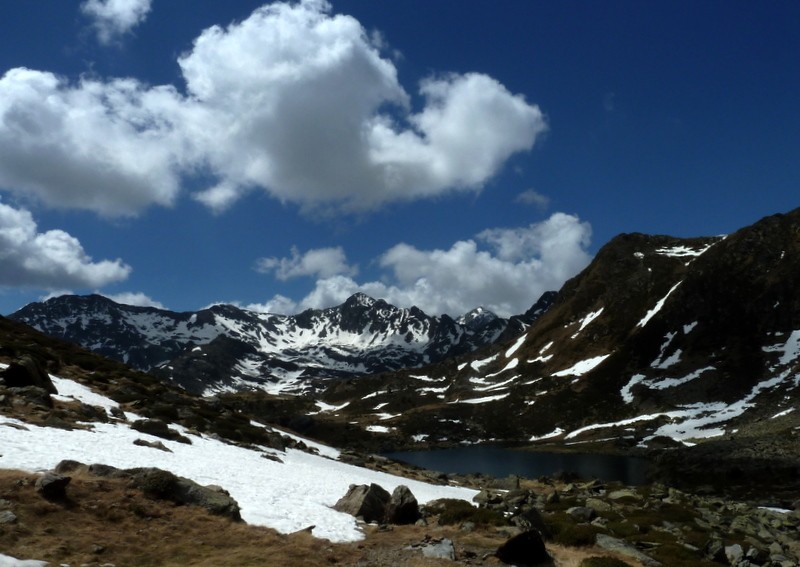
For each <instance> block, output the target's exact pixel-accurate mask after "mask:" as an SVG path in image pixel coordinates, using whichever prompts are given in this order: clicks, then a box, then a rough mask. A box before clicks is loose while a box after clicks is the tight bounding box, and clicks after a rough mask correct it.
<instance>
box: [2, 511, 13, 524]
mask: <svg viewBox="0 0 800 567" xmlns="http://www.w3.org/2000/svg"><path fill="white" fill-rule="evenodd" d="M16 523H17V516H16V515H15V514H14V512H12V511H11V510H3V511H1V512H0V524H16Z"/></svg>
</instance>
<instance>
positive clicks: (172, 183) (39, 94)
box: [0, 68, 184, 215]
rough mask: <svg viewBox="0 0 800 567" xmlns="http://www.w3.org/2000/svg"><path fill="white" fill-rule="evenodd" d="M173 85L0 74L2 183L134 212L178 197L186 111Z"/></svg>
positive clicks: (113, 211) (65, 201) (64, 202)
mask: <svg viewBox="0 0 800 567" xmlns="http://www.w3.org/2000/svg"><path fill="white" fill-rule="evenodd" d="M180 104H181V103H180V101H179V97H178V95H177V93H176V92H175V91H174V90H173V89H170V88H162V89H147V88H145V87H143V86H142V85H141V84H139V83H137V82H136V81H134V80H131V79H124V80H118V81H111V82H106V83H104V82H99V81H95V80H89V79H84V80H81V81H80V82H79V83H78V84H77V85H71V84H69V83H68V82H67V81H66V80H65V79H63V78H60V77H58V76H56V75H54V74H52V73H46V72H41V71H33V70H30V69H25V68H17V69H12V70H10V71H8V72H7V73H6V74H5V75H4V76H3V77H2V78H0V187H3V188H6V189H10V190H14V191H16V192H19V193H22V194H27V195H32V196H34V197H36V198H38V199H40V200H41V201H43V202H45V203H47V204H50V205H53V206H58V207H69V208H84V209H91V210H95V211H98V212H100V213H103V214H108V215H121V214H132V213H135V212H137V211H138V210H140V209H142V208H143V207H146V206H147V205H149V204H152V203H157V204H161V205H168V204H170V203H172V202H173V201H174V199H175V198H176V196H177V193H178V190H179V187H180V181H179V177H178V169H179V167H178V166H179V163H180V162H181V159H180V155H181V153H182V146H183V142H182V138H183V136H184V134H183V133H181V132H179V131H178V130H177V126H176V124H175V123H174V122H173V117H175V116H178V115H179V114H180V112H181V110H182V107H181V106H180Z"/></svg>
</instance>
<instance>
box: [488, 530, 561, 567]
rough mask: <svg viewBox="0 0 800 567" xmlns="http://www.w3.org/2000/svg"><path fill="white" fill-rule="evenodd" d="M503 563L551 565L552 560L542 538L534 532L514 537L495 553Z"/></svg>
mask: <svg viewBox="0 0 800 567" xmlns="http://www.w3.org/2000/svg"><path fill="white" fill-rule="evenodd" d="M495 557H497V558H498V559H499V560H500V561H502V562H503V563H509V564H511V565H517V566H531V567H532V566H534V565H552V561H553V560H552V558H551V557H550V554H548V553H547V550H546V549H545V547H544V542H543V541H542V536H541V535H539V532H537V531H536V530H530V531H527V532H522V533H521V534H518V535H515V536H514V537H512V538H511V539H509V540H508V541H506V542H505V543H504V544H503V545H501V546H500V547H498V548H497V551H496V552H495Z"/></svg>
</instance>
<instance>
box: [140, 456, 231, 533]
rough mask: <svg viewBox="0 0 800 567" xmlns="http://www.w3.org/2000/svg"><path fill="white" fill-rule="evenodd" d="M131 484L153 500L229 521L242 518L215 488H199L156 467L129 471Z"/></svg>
mask: <svg viewBox="0 0 800 567" xmlns="http://www.w3.org/2000/svg"><path fill="white" fill-rule="evenodd" d="M125 473H126V474H130V478H131V484H132V485H133V486H135V487H136V488H139V489H140V490H142V491H143V492H144V493H145V494H147V495H148V496H150V497H152V498H157V499H160V500H169V501H171V502H175V503H177V504H189V505H194V506H200V507H202V508H205V509H206V510H208V511H209V512H211V513H212V514H216V515H218V516H226V517H228V518H231V519H232V520H236V521H239V520H241V519H242V517H241V514H240V510H239V504H238V503H237V502H236V500H234V499H233V498H231V496H230V494H228V493H227V492H226V491H225V490H223V489H222V488H220V487H218V486H201V485H199V484H197V483H196V482H194V481H193V480H190V479H188V478H183V477H180V476H176V475H174V474H172V473H171V472H169V471H164V470H161V469H155V468H146V469H130V470H126V471H125Z"/></svg>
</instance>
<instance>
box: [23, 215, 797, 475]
mask: <svg viewBox="0 0 800 567" xmlns="http://www.w3.org/2000/svg"><path fill="white" fill-rule="evenodd" d="M798 289H800V209H798V210H795V211H791V212H789V213H787V214H780V215H774V216H771V217H767V218H765V219H762V220H761V221H759V222H757V223H755V224H754V225H752V226H749V227H745V228H743V229H741V230H739V231H737V232H735V233H733V234H731V235H728V236H714V237H700V238H675V237H669V236H653V235H645V234H622V235H620V236H618V237H616V238H614V239H612V240H611V241H610V242H608V243H607V244H606V245H605V246H603V247H602V248H601V249H600V250H599V252H598V253H597V255H596V257H595V258H594V260H593V261H592V263H591V264H590V265H589V266H588V267H587V268H586V269H585V270H583V271H582V272H581V273H580V274H578V275H577V276H575V277H574V278H572V279H571V280H569V281H568V282H566V284H565V285H564V286H563V287H562V289H561V290H559V291H558V292H557V293H549V294H545V296H544V297H542V298H541V299H540V300H539V302H537V303H536V304H535V305H534V306H533V307H532V308H531V310H529V311H528V312H527V313H526V314H525V315H523V316H520V317H516V318H512V319H511V320H502V319H499V318H497V317H495V316H493V315H492V314H490V313H486V312H480V311H476V312H473V313H471V314H469V315H468V316H465V317H462V318H459V319H458V320H454V319H452V318H450V317H447V316H441V317H430V316H427V315H426V314H424V313H423V312H422V311H420V310H419V309H416V308H411V309H400V308H397V307H394V306H391V305H389V304H387V303H386V302H384V301H381V300H375V299H372V298H369V297H367V296H365V295H362V294H357V295H354V296H353V297H351V298H350V299H349V300H348V301H346V302H345V303H344V304H342V305H340V306H338V307H334V308H330V309H324V310H310V311H306V312H304V313H301V314H299V315H295V316H279V315H266V314H259V313H253V312H248V311H244V310H241V309H238V308H236V307H233V306H230V305H218V306H214V307H211V308H209V309H204V310H201V311H198V312H196V313H171V312H168V311H164V310H158V309H153V308H142V307H129V306H122V305H118V304H115V303H113V302H112V301H110V300H108V299H105V298H102V297H100V296H88V297H74V296H64V297H60V298H55V299H51V300H48V301H46V302H43V303H36V304H31V305H28V306H26V307H24V308H23V309H21V310H20V311H18V312H17V313H15V314H13V315H12V316H11V317H12V318H13V319H17V320H19V321H24V322H26V323H28V324H30V325H32V326H34V327H36V328H37V329H40V330H41V331H43V332H45V333H47V334H49V335H52V336H57V337H61V338H65V339H67V340H70V341H73V342H76V343H79V344H81V345H83V346H85V347H88V348H90V349H92V350H94V351H95V352H98V353H101V354H104V355H106V356H110V357H114V358H117V359H121V360H124V361H126V362H127V363H128V364H131V365H133V366H135V367H137V368H140V369H144V370H148V371H149V372H150V373H151V374H155V375H157V376H160V377H162V378H164V379H166V380H168V381H172V382H175V383H177V384H179V385H181V386H183V387H184V388H186V389H188V390H190V391H192V392H197V393H202V394H218V393H221V392H226V391H227V392H237V391H238V392H242V391H249V392H254V391H255V392H258V391H260V392H266V393H272V394H276V393H279V394H280V393H301V392H302V393H305V394H306V395H305V396H303V400H305V402H303V403H304V404H306V405H303V404H299V405H297V404H295V406H292V407H295V408H297V407H300V406H301V405H303V407H304V408H305V409H303V410H302V411H300V410H298V412H299V413H298V414H297V415H294V416H293V419H294V420H295V423H299V421H298V420H300V421H302V422H303V423H304V424H305V425H304V428H305V429H306V430H308V431H309V432H310V433H313V434H315V435H317V436H318V437H323V438H324V437H326V436H327V440H328V441H330V442H332V443H334V444H337V443H338V444H341V443H342V441H343V439H345V438H346V439H347V440H348V442H349V443H352V442H354V441H355V440H363V442H364V443H368V444H370V448H395V447H401V446H414V445H420V446H430V445H440V444H444V445H447V444H452V443H460V442H480V441H489V440H502V441H504V442H519V443H534V444H551V445H552V444H558V445H560V446H570V447H576V446H577V447H584V448H586V449H587V450H622V451H628V450H633V449H636V448H644V447H659V446H688V445H694V444H697V443H700V442H703V445H705V446H708V447H710V446H714V445H713V444H708V441H709V440H711V441H715V442H718V443H721V442H723V441H730V442H731V443H733V444H732V445H730V444H729V446H728V447H727V449H726V451H728V452H729V453H731V454H736V452H737V451H740V450H741V451H745V449H743V448H742V446H740V445H737V444H736V443H737V442H738V441H737V440H740V439H749V440H751V441H752V439H758V440H759V443H761V445H759V447H760V449H759V451H761V452H762V453H764V454H768V453H770V452H771V453H774V455H772V456H775V457H776V458H779V459H782V458H784V456H785V457H786V458H790V457H791V455H790V454H789V453H791V450H792V449H791V447H794V448H795V450H796V448H797V447H798V446H800V444H798V443H797V442H796V441H798V440H800V438H798V430H800V412H798V411H796V410H797V406H798V395H797V394H798V386H800V294H798V292H797V290H798ZM265 395H266V394H265ZM308 400H313V401H314V402H315V403H316V408H314V411H310V410H309V409H308V407H307V403H309V402H308ZM242 403H245V404H246V405H247V404H249V405H248V407H252V406H253V403H254V402H253V400H252V398H248V401H247V402H242ZM256 405H258V404H256ZM271 407H274V406H271ZM292 411H294V410H292ZM282 415H286V413H285V411H284V413H283V414H282ZM331 436H340V437H339V438H331ZM776 440H777V441H776ZM751 441H747V442H745V443H744V447H752V443H751ZM787 447H788V448H789V449H787ZM747 450H750V449H747ZM787 450H788V451H789V453H786V451H787ZM771 453H770V454H771Z"/></svg>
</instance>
